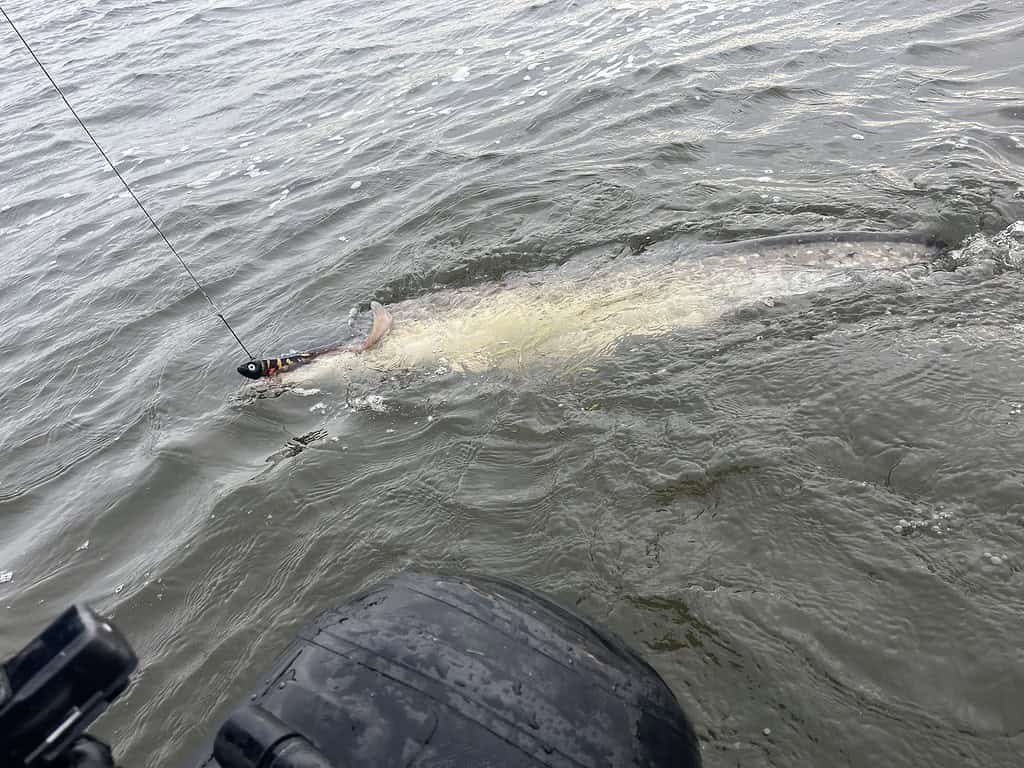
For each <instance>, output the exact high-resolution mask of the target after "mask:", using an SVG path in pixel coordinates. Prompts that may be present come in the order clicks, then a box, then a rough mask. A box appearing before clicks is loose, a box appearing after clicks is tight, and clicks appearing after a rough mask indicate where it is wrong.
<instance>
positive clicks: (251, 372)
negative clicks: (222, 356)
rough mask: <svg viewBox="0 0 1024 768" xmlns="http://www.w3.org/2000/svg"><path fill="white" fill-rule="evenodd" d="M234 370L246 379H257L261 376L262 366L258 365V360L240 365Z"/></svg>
mask: <svg viewBox="0 0 1024 768" xmlns="http://www.w3.org/2000/svg"><path fill="white" fill-rule="evenodd" d="M235 370H237V371H238V372H239V373H240V374H242V375H243V376H245V378H247V379H258V378H259V377H260V376H262V375H263V366H262V365H260V361H259V360H250V361H249V362H247V363H242V364H241V365H240V366H238V368H236V369H235Z"/></svg>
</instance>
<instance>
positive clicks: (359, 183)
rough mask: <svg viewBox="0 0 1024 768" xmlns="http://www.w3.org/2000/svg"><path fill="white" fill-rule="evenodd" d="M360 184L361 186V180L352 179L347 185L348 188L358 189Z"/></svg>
mask: <svg viewBox="0 0 1024 768" xmlns="http://www.w3.org/2000/svg"><path fill="white" fill-rule="evenodd" d="M361 186H363V182H361V181H353V182H352V186H351V187H349V189H359V188H360V187H361Z"/></svg>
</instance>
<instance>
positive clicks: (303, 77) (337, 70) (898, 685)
mask: <svg viewBox="0 0 1024 768" xmlns="http://www.w3.org/2000/svg"><path fill="white" fill-rule="evenodd" d="M5 7H6V8H7V10H8V12H9V13H10V14H11V15H12V17H13V18H14V19H15V20H16V21H18V22H19V23H20V25H21V26H22V28H23V31H24V33H25V34H26V36H27V37H28V38H29V39H30V40H32V41H34V43H35V45H36V47H37V50H38V53H39V55H40V57H41V58H42V59H43V60H44V61H45V62H46V63H47V64H48V65H49V67H50V68H51V71H52V73H53V74H54V75H55V77H56V78H57V79H58V81H59V82H60V83H61V84H62V86H63V87H64V88H65V90H66V92H67V94H68V96H69V98H70V99H71V100H72V102H73V103H74V104H75V105H76V106H77V107H78V108H79V110H80V112H81V113H82V115H83V116H84V117H85V119H86V120H87V121H88V123H89V124H90V126H91V127H92V128H93V130H94V132H95V133H96V134H97V136H98V137H99V138H100V140H101V142H102V143H104V145H105V146H106V147H107V149H108V150H109V151H110V153H111V156H112V158H113V159H114V160H115V162H117V164H118V166H119V168H120V169H121V170H122V171H123V172H124V174H125V175H126V177H127V178H128V179H129V180H130V181H131V183H132V185H133V187H134V188H135V190H136V191H137V192H138V194H139V195H140V197H141V198H142V199H143V200H144V201H145V202H146V204H147V206H148V207H149V208H150V210H151V211H152V212H153V213H154V215H155V217H156V218H157V219H158V220H159V221H160V223H161V225H162V226H163V227H164V228H165V229H166V231H167V233H168V234H169V236H170V237H171V238H172V239H173V240H174V242H175V243H176V244H177V245H178V246H179V247H180V249H181V250H182V252H183V253H184V254H185V255H186V257H187V258H188V259H189V260H190V262H191V263H192V265H193V266H194V268H195V270H196V272H197V274H198V275H199V277H200V279H201V280H202V281H203V282H204V284H205V285H206V286H207V288H208V289H209V290H210V291H211V293H212V294H213V295H214V296H215V297H216V299H217V300H218V302H219V303H220V304H221V306H222V307H223V308H224V309H225V311H226V313H227V315H228V317H229V318H230V320H231V321H232V322H233V324H234V325H235V326H236V327H237V329H238V330H239V332H240V334H241V335H242V337H243V338H244V339H245V340H246V341H247V343H248V344H250V345H252V346H255V347H257V348H258V349H259V351H261V352H264V353H268V354H270V353H279V352H282V351H285V350H286V349H289V348H301V347H304V346H311V345H315V344H320V343H325V342H326V341H330V340H332V339H333V338H334V337H335V336H337V335H338V334H339V333H341V332H344V333H348V329H347V328H346V319H347V316H348V312H349V308H350V307H352V306H354V305H359V306H365V303H366V302H367V301H368V300H369V299H371V298H374V297H376V298H378V299H380V300H382V301H385V302H387V303H391V304H394V305H398V306H400V305H402V304H403V303H409V304H410V306H417V304H416V302H419V304H418V306H421V307H427V308H429V307H431V306H432V304H431V302H432V301H433V299H432V297H436V296H438V295H442V294H443V293H444V292H445V291H451V292H464V293H467V294H469V295H475V294H474V292H491V293H501V288H502V286H503V285H507V284H511V287H513V288H514V287H516V286H521V285H524V284H535V283H540V284H545V283H544V281H545V280H547V279H548V278H549V277H550V275H551V273H552V272H554V271H558V270H562V269H563V268H565V266H566V265H570V268H571V265H575V264H584V265H592V264H597V265H605V264H608V263H609V262H616V263H621V264H623V265H624V266H623V268H624V269H628V268H629V266H630V265H634V264H638V263H645V262H644V260H645V259H648V260H649V259H657V258H660V257H661V256H662V255H664V254H666V253H667V254H671V255H672V258H674V259H677V258H682V259H690V260H691V261H693V262H696V263H701V262H700V260H701V258H702V256H701V254H703V253H704V252H705V251H704V249H705V248H706V247H707V246H706V244H707V243H708V242H717V241H725V240H740V239H746V238H754V237H761V236H766V235H778V234H790V233H794V232H807V231H812V232H832V231H846V230H864V231H872V232H880V233H889V232H895V231H904V230H913V231H918V232H923V233H925V234H928V235H931V236H934V237H936V238H938V239H941V240H943V241H945V242H946V243H948V244H950V245H953V246H958V245H961V244H963V245H964V247H963V249H962V250H958V251H957V252H956V254H954V256H956V257H957V258H949V259H946V260H944V261H941V260H940V262H939V263H935V264H932V265H930V266H925V267H921V268H919V269H918V270H917V271H914V270H909V271H906V270H904V271H897V272H894V273H892V274H891V275H890V276H889V278H888V279H872V280H866V281H860V280H850V281H847V282H843V283H841V284H836V285H830V286H828V287H826V288H825V289H823V290H817V291H810V292H801V293H797V294H793V295H783V296H777V297H774V298H773V300H772V301H769V302H760V303H759V302H756V301H754V302H753V303H751V304H749V305H743V306H740V307H738V308H737V307H734V308H732V309H731V310H730V311H729V312H727V313H725V314H723V315H722V316H720V317H713V318H709V319H708V321H707V322H702V323H697V324H693V323H690V324H685V323H684V324H680V325H679V326H678V327H666V328H664V329H663V330H662V331H660V332H658V333H655V334H650V333H644V334H641V335H629V334H625V335H622V336H619V337H617V338H614V339H612V340H611V341H607V340H603V341H602V343H601V344H600V351H601V354H597V355H593V356H590V357H588V358H587V359H586V361H585V362H584V363H582V364H571V365H570V364H566V362H565V360H564V359H563V358H561V357H557V356H556V357H555V358H552V359H547V358H543V356H541V359H538V360H535V361H530V362H529V364H523V365H518V366H514V367H511V368H510V367H507V366H485V367H484V368H483V369H482V370H477V369H472V370H462V369H457V368H455V367H452V366H445V365H444V364H439V365H437V366H435V365H431V366H428V367H424V366H413V367H410V368H398V369H389V370H386V371H383V370H382V371H377V372H375V371H372V370H371V371H370V373H369V374H367V375H363V376H361V377H358V378H357V379H355V380H353V381H351V382H348V383H347V384H342V383H340V382H337V381H329V382H327V383H326V384H323V385H321V386H314V385H305V386H304V387H303V388H300V389H299V390H292V391H288V392H284V393H283V394H281V396H279V397H261V398H253V397H250V396H248V395H247V394H246V391H247V390H245V389H244V388H243V387H242V386H241V383H240V381H239V379H238V376H237V374H236V373H235V372H234V367H235V365H237V363H238V362H240V361H241V360H240V359H239V354H238V350H237V348H234V347H233V346H232V344H233V343H232V341H231V339H230V338H229V337H227V336H226V333H225V332H224V329H223V328H222V327H221V326H220V324H219V322H218V321H217V320H216V319H215V318H212V317H211V314H210V311H209V307H208V305H206V303H205V301H204V300H203V298H202V297H201V296H200V295H199V294H198V292H197V291H196V290H195V289H194V286H192V285H191V283H190V282H189V281H188V278H187V277H186V276H185V275H184V274H183V273H182V272H181V270H180V268H179V267H178V266H177V264H176V262H174V260H173V258H172V257H171V256H170V254H169V253H167V252H166V250H164V249H163V246H162V244H161V243H160V242H159V241H158V240H157V238H156V237H155V236H154V235H153V233H152V232H151V231H150V230H148V229H147V226H146V223H145V221H144V220H143V219H142V218H141V215H140V213H139V212H138V210H137V209H135V208H134V206H133V204H132V202H131V200H130V199H128V198H127V195H126V193H124V192H123V190H122V189H121V188H120V186H119V185H118V183H117V181H116V179H115V178H114V177H113V174H111V173H110V172H109V170H106V169H105V167H104V165H103V164H102V162H101V160H100V159H99V158H98V157H97V155H96V153H95V150H94V149H93V148H92V146H91V145H90V144H88V143H87V141H86V140H85V139H84V137H83V136H82V134H81V132H80V130H79V129H78V128H77V126H76V125H75V124H74V123H73V121H72V120H71V118H70V117H69V115H68V114H67V112H66V110H65V109H64V107H63V105H62V104H61V103H60V101H59V99H57V98H56V97H55V95H54V94H53V93H52V91H51V90H49V86H48V84H47V83H46V81H45V80H44V79H43V78H42V75H41V74H40V73H39V72H38V70H36V69H35V68H34V65H33V64H32V62H31V60H30V59H29V58H28V56H27V54H26V53H25V52H24V51H23V50H22V49H21V48H20V47H19V45H18V43H17V40H16V38H15V37H14V36H13V34H12V33H11V32H10V30H8V29H6V28H0V40H2V41H3V44H2V45H0V148H2V151H0V258H2V264H3V275H4V279H3V281H2V283H0V360H2V361H3V372H4V386H3V388H2V391H0V409H2V411H0V412H2V413H3V417H4V422H3V423H4V432H3V435H2V436H0V456H2V461H0V523H2V526H3V527H2V530H3V535H2V536H0V573H10V574H11V579H10V580H9V581H5V582H4V583H0V611H2V612H3V617H4V620H3V622H2V625H0V650H2V651H4V652H9V651H10V650H13V649H14V648H15V647H17V646H18V644H19V643H21V642H24V641H25V640H26V639H27V638H28V637H29V636H31V634H33V633H34V632H35V631H37V630H38V629H39V628H40V627H41V626H42V625H43V623H44V622H45V621H47V620H49V619H50V618H52V616H53V615H54V614H55V613H56V611H57V610H59V608H60V607H61V606H63V605H64V604H66V603H67V602H68V601H70V600H74V599H88V600H90V601H93V602H94V603H95V604H96V605H97V606H98V607H100V608H102V609H103V610H105V611H108V612H110V613H112V614H113V615H114V616H115V618H116V620H117V622H118V623H119V625H120V626H122V628H123V629H124V630H125V632H126V633H127V634H128V635H129V636H130V638H131V639H132V641H133V643H134V644H135V646H136V648H137V650H138V652H139V655H140V657H141V658H142V667H141V669H140V672H139V674H138V675H137V676H136V681H135V684H134V685H133V687H132V688H131V689H130V691H129V692H128V693H127V694H126V695H125V696H123V697H122V699H121V701H120V702H119V703H118V705H117V706H116V707H115V708H114V709H113V710H112V711H111V712H110V713H109V714H108V715H107V716H105V717H104V719H103V720H102V721H101V722H100V724H99V727H98V729H97V730H98V732H99V733H101V734H102V735H105V736H107V737H109V738H110V739H111V740H112V742H113V743H114V745H115V747H116V748H117V750H118V754H119V757H120V758H121V761H122V762H123V763H124V764H125V765H130V766H143V765H145V766H162V765H169V764H176V763H181V762H182V761H185V762H187V759H188V757H189V755H190V754H191V753H192V751H193V750H194V749H195V748H197V747H198V746H199V745H200V744H202V742H203V741H204V739H206V738H208V737H209V736H210V735H211V734H212V732H213V731H214V729H215V727H216V724H217V718H218V717H219V716H222V715H223V714H224V713H225V712H226V711H227V709H228V708H229V707H230V706H231V705H232V703H233V702H234V701H235V700H236V699H237V697H238V696H239V695H240V694H241V693H242V692H243V691H245V690H247V688H248V687H249V686H250V685H251V684H252V682H253V681H254V680H255V679H256V676H257V675H258V673H259V669H260V667H261V665H264V664H266V663H267V662H268V661H269V660H270V658H272V657H273V655H274V654H275V652H276V651H277V650H279V649H280V648H281V647H282V645H283V643H284V642H285V641H286V640H287V639H288V637H289V636H290V635H291V633H292V632H294V630H295V629H296V628H297V627H298V626H299V624H300V623H301V622H302V621H303V620H304V619H305V618H307V617H309V616H310V615H311V614H313V613H314V612H315V611H316V610H317V609H318V608H320V607H322V606H324V605H326V604H329V603H331V602H334V601H336V600H337V599H339V598H340V597H341V596H343V595H344V594H346V593H349V592H351V591H352V590H354V589H357V588H359V587H362V586H365V585H367V584H369V583H371V582H372V581H374V580H376V579H378V578H380V577H381V576H382V575H385V574H388V573H392V572H393V571H395V570H396V569H399V568H402V567H407V566H419V567H428V568H454V569H468V570H472V571H478V572H484V573H487V574H491V575H497V576H504V577H509V578H514V579H517V580H519V581H521V582H523V583H525V584H527V585H529V586H532V587H535V588H539V589H541V590H544V591H545V592H547V593H549V594H551V595H553V596H554V597H556V598H557V599H560V600H562V601H563V602H565V603H566V604H569V605H575V606H576V607H577V608H578V610H580V611H581V612H582V613H584V614H585V615H588V616H590V617H593V618H596V619H598V620H600V621H602V622H604V623H606V624H608V625H609V626H611V627H612V628H613V629H615V630H617V631H619V632H620V633H621V634H622V635H623V636H624V637H625V638H626V639H627V640H628V641H630V642H631V643H632V644H633V645H635V646H636V647H637V648H638V649H639V650H640V651H641V652H642V653H643V654H644V655H645V656H646V657H647V658H648V659H649V660H650V661H651V662H652V663H653V664H654V665H655V666H656V667H657V668H658V669H659V670H660V671H661V672H662V673H663V675H664V676H665V677H666V679H667V680H668V682H669V683H670V685H671V686H672V688H673V690H674V691H675V692H676V695H677V696H678V697H679V698H680V700H681V701H682V702H683V703H684V705H685V706H686V707H687V709H688V710H689V711H690V712H691V713H692V715H693V716H694V718H695V720H696V722H697V725H698V729H699V733H700V736H701V739H702V742H703V745H704V750H705V755H706V762H707V764H708V765H711V766H719V765H722V766H724V765H744V766H746V765H780V764H788V765H865V766H866V765H877V764H884V763H891V764H897V765H912V764H913V765H934V766H946V765H948V766H953V765H964V764H978V765H985V764H987V765H1011V764H1016V763H1019V761H1020V758H1021V754H1022V752H1024V694H1022V691H1024V679H1022V678H1024V673H1022V669H1024V667H1022V664H1021V661H1022V660H1021V656H1020V650H1019V649H1020V643H1019V638H1020V637H1021V636H1022V634H1024V601H1022V599H1021V587H1022V584H1024V576H1022V574H1024V571H1022V565H1024V554H1022V549H1021V544H1022V541H1024V534H1022V525H1024V487H1022V481H1024V472H1022V470H1021V467H1022V466H1024V413H1022V412H1024V405H1022V403H1024V385H1022V383H1021V382H1022V377H1021V371H1020V360H1021V359H1022V353H1024V342H1022V341H1021V339H1022V336H1021V330H1022V327H1021V321H1020V318H1021V317H1022V314H1024V304H1022V300H1021V298H1020V296H1021V275H1020V273H1019V272H1018V271H1017V269H1015V268H1013V267H1015V266H1017V265H1018V264H1019V261H1018V259H1019V254H1020V250H1019V247H1018V241H1017V240H1016V239H1015V236H1014V231H1013V229H1012V228H1011V229H1007V228H1008V227H1012V225H1013V223H1014V222H1015V221H1017V220H1019V219H1021V218H1022V217H1024V59H1022V58H1021V57H1020V55H1019V51H1020V49H1021V46H1022V44H1024V9H1021V8H1019V7H1018V4H1016V3H1012V2H1008V1H1007V2H1001V3H1000V2H990V3H984V2H965V1H964V0H934V1H929V2H924V0H916V1H915V2H910V3H896V2H883V1H882V0H853V1H852V2H851V1H849V0H848V1H847V2H837V1H835V0H817V1H801V2H782V1H781V0H757V1H755V0H751V2H746V3H743V2H741V3H725V2H722V1H721V0H709V1H708V2H698V3H692V4H688V3H685V4H684V3H669V2H645V1H643V0H633V1H632V2H623V3H618V4H614V5H613V4H606V3H600V2H592V1H590V0H581V1H575V0H557V1H555V0H553V1H552V2H537V1H534V2H520V1H517V0H512V2H506V3H491V2H465V3H460V4H447V3H445V4H442V3H438V2H431V0H426V2H419V3H408V2H405V1H404V0H385V1H384V2H375V3H370V2H341V3H330V2H326V0H306V2H288V3H285V2H280V1H269V2H244V3H243V2H219V1H216V0H208V1H207V2H185V3H182V2H169V1H168V0H162V1H154V0H104V1H100V0H72V1H70V2H66V3H40V2H28V1H27V0H20V1H16V2H13V3H9V4H6V5H5ZM1004 230H1005V232H1004V234H1002V235H999V234H997V233H1000V232H1002V231H1004ZM765 269H766V266H765V267H763V268H761V269H759V268H758V265H757V264H756V263H755V264H753V265H752V266H751V270H752V273H753V274H756V275H764V274H765ZM510 274H512V275H513V276H512V277H509V275H510ZM741 279H742V278H741V277H737V276H735V275H733V276H732V277H730V280H734V281H735V280H741ZM502 281H505V282H504V283H503V282H502ZM579 285H580V290H581V292H585V291H586V290H587V286H588V285H590V286H592V285H593V283H589V282H588V281H587V280H581V281H580V283H579ZM640 287H641V288H642V287H643V286H642V285H641V286H640ZM647 292H648V295H649V297H650V300H651V301H657V300H658V299H659V297H664V295H665V286H664V285H663V284H660V283H659V282H658V281H657V280H651V281H649V283H648V285H647ZM642 294H643V291H641V298H639V299H638V301H640V302H642V301H643V300H644V297H643V295H642ZM749 298H753V297H749ZM529 306H532V305H529ZM589 306H590V307H591V308H593V307H594V306H599V303H598V304H596V305H595V304H593V303H592V304H591V305H589ZM443 311H444V309H443V307H440V306H439V305H437V306H436V312H435V315H433V316H434V317H437V316H438V315H437V313H443ZM441 317H443V314H442V315H441ZM401 321H402V318H401V316H397V317H396V324H398V325H400V323H401ZM518 322H520V323H529V322H530V317H529V314H528V313H522V314H520V316H519V320H518ZM397 327H398V326H396V330H397ZM268 459H269V460H268Z"/></svg>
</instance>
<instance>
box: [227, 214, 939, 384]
mask: <svg viewBox="0 0 1024 768" xmlns="http://www.w3.org/2000/svg"><path fill="white" fill-rule="evenodd" d="M940 250H941V249H940V248H939V247H937V246H936V245H934V244H931V243H930V242H928V241H927V240H926V239H924V238H920V237H917V236H914V235H908V234H903V233H895V234H885V235H883V234H877V233H846V232H842V233H832V234H827V233H826V234H813V235H789V236H784V237H771V238H764V239H759V240H747V241H743V242H735V243H729V244H720V245H712V246H701V245H699V244H689V243H679V242H675V241H671V240H668V241H663V242H661V243H657V244H653V245H651V246H650V247H648V248H645V249H643V250H642V251H641V252H639V253H635V254H632V255H631V256H629V257H628V258H618V257H614V258H606V259H597V260H595V259H589V258H577V259H570V260H568V261H566V262H564V263H561V264H557V265H552V266H550V267H547V268H544V269H540V270H532V271H529V272H521V273H515V272H513V273H507V274H506V275H504V276H503V277H502V278H501V279H500V280H496V281H491V282H484V283H478V284H475V285H468V286H462V287H451V288H442V289H440V290H434V291H430V292H428V293H424V294H422V295H419V296H415V297H411V298H408V299H405V300H402V301H399V302H397V303H395V304H393V305H391V307H390V309H391V311H392V312H394V313H395V314H396V315H397V316H399V317H400V318H401V320H402V322H401V324H400V325H399V326H397V327H396V328H395V329H394V331H393V332H391V333H390V335H389V336H388V338H387V342H386V343H385V344H382V345H380V347H379V348H377V349H375V350H374V354H373V355H372V359H371V356H365V355H360V354H333V355H328V354H325V353H324V352H322V351H320V350H316V352H318V354H317V355H315V356H310V357H306V358H303V357H302V356H300V355H290V356H289V357H288V358H283V359H282V360H281V363H282V364H284V363H285V362H286V360H288V359H289V358H299V359H298V360H297V361H295V363H294V364H292V365H291V366H289V365H281V366H278V365H276V362H277V361H276V360H271V361H269V363H270V364H269V365H268V366H267V368H266V370H268V371H269V370H275V371H282V370H284V371H288V370H292V369H293V368H298V369H299V370H298V371H297V372H296V373H295V374H291V375H289V377H288V378H289V382H290V383H300V382H302V383H307V382H308V383H314V382H330V381H332V380H339V381H348V380H351V379H352V377H353V376H360V375H361V374H362V373H364V372H367V371H373V372H380V371H388V370H402V371H406V370H415V369H421V370H431V371H439V370H456V371H464V372H475V371H485V370H492V369H516V370H519V369H525V368H527V367H532V366H535V365H542V366H550V365H555V366H557V367H558V369H559V370H562V371H564V370H567V369H572V368H575V367H579V366H585V365H588V364H589V362H590V361H591V360H593V359H595V358H597V357H601V356H605V355H607V354H610V353H612V352H613V351H614V350H615V348H616V347H617V345H618V344H620V343H621V342H623V341H625V340H626V339H637V338H641V337H656V336H660V335H663V334H666V333H668V332H671V331H674V330H677V329H683V328H687V327H697V326H705V325H708V324H711V323H716V322H719V321H723V320H726V321H727V318H728V316H729V315H730V314H731V313H733V312H736V311H738V310H742V309H745V308H746V309H749V308H753V309H754V310H755V311H760V310H758V309H757V308H758V307H766V308H771V307H773V306H774V305H775V304H776V302H782V303H785V302H786V301H787V299H790V298H794V297H798V296H803V295H810V294H819V295H826V294H827V293H829V292H832V291H837V290H842V289H844V288H845V289H849V288H856V289H857V290H864V289H867V288H869V287H870V286H873V285H877V286H879V289H882V288H883V286H885V285H892V284H894V283H896V284H899V283H905V282H906V281H908V280H911V279H915V278H913V277H912V276H913V275H915V274H917V272H916V271H915V270H918V269H919V268H920V269H923V270H924V272H925V273H927V271H928V266H927V265H929V264H930V263H931V261H932V259H934V258H935V257H936V256H937V255H938V254H939V252H940ZM378 306H379V305H378ZM374 328H375V330H374V331H371V333H370V336H369V337H367V341H366V343H364V345H363V347H362V348H361V349H359V350H349V351H353V352H356V351H362V350H365V349H368V348H369V346H372V345H373V344H374V342H376V341H377V340H379V338H380V337H381V336H382V335H383V333H386V332H387V330H388V329H390V315H387V318H386V322H385V320H384V318H383V316H378V313H376V312H375V316H374ZM380 329H383V332H381V333H378V332H377V331H378V330H380ZM252 362H253V363H254V364H256V366H257V367H258V368H260V369H262V366H261V365H260V362H261V361H252ZM307 363H310V364H307ZM239 372H240V373H242V374H243V375H247V376H249V377H250V378H259V377H261V376H262V375H263V374H262V373H258V374H257V375H256V376H251V375H249V374H247V373H246V372H245V371H244V370H242V369H241V368H240V369H239Z"/></svg>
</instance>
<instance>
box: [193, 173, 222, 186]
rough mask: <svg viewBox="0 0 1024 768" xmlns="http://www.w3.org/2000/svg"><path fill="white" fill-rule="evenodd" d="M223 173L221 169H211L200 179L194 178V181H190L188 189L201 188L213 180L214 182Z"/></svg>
mask: <svg viewBox="0 0 1024 768" xmlns="http://www.w3.org/2000/svg"><path fill="white" fill-rule="evenodd" d="M223 175H224V171H223V169H222V170H217V171H213V172H211V173H208V174H207V175H206V176H203V177H202V178H201V179H196V180H195V181H193V182H191V183H190V184H189V185H188V187H189V189H203V188H204V187H208V186H210V185H211V184H212V183H213V182H215V181H216V180H217V179H219V178H220V177H221V176H223Z"/></svg>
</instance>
